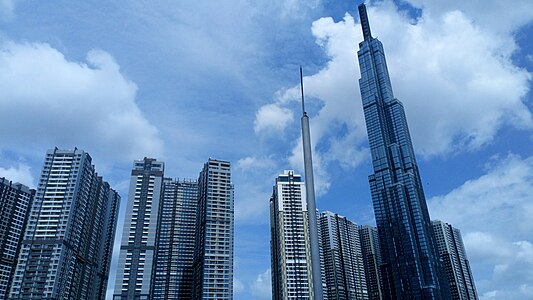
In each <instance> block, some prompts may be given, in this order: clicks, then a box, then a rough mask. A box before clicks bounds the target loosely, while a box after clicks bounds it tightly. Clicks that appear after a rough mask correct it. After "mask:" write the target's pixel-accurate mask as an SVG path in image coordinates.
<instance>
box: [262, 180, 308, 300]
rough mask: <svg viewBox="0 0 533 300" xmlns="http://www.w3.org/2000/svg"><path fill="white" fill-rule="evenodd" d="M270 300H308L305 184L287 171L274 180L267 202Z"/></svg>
mask: <svg viewBox="0 0 533 300" xmlns="http://www.w3.org/2000/svg"><path fill="white" fill-rule="evenodd" d="M270 237H271V238H270V249H271V262H272V299H276V300H278V299H279V300H282V299H283V300H285V299H310V298H311V295H310V294H311V292H310V288H311V286H312V275H311V258H310V255H311V252H310V251H311V250H310V248H309V229H308V220H307V205H306V201H305V184H304V182H303V181H302V176H301V175H298V174H295V173H294V171H292V170H286V171H284V172H283V174H281V175H279V176H278V177H277V178H276V185H275V186H274V188H273V192H272V197H271V198H270Z"/></svg>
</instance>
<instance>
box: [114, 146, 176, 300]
mask: <svg viewBox="0 0 533 300" xmlns="http://www.w3.org/2000/svg"><path fill="white" fill-rule="evenodd" d="M164 169H165V164H164V163H163V162H160V161H157V160H156V159H154V158H146V157H145V158H144V159H143V160H136V161H135V162H134V163H133V169H132V171H131V179H130V188H129V194H128V203H127V206H126V217H125V218H124V228H123V231H122V241H121V244H120V254H119V260H118V268H117V275H116V280H115V291H114V293H113V299H123V300H130V299H152V298H151V296H150V295H151V287H152V280H153V277H154V274H155V268H154V262H155V251H156V247H157V241H158V240H159V239H158V234H159V230H158V226H159V215H160V210H161V195H162V191H163V176H164Z"/></svg>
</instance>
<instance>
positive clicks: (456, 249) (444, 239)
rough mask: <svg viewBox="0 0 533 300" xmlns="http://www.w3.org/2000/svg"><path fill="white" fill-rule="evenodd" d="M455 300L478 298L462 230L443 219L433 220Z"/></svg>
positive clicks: (474, 299)
mask: <svg viewBox="0 0 533 300" xmlns="http://www.w3.org/2000/svg"><path fill="white" fill-rule="evenodd" d="M431 224H432V225H433V231H434V232H435V237H436V238H437V246H438V248H439V254H440V257H441V260H442V262H443V264H444V268H445V269H446V276H447V278H448V284H449V286H450V293H451V295H452V299H453V300H477V299H478V296H477V291H476V286H475V284H474V278H473V276H472V271H471V270H470V264H469V262H468V258H467V257H466V251H465V246H464V245H463V238H462V237H461V231H459V229H457V228H455V227H453V226H452V225H450V224H448V223H444V222H442V221H438V220H435V221H431Z"/></svg>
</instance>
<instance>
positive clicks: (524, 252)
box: [0, 0, 533, 299]
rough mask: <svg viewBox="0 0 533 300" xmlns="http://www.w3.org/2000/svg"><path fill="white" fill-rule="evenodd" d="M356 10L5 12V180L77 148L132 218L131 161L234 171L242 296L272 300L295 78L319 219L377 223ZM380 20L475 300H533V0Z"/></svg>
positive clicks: (373, 13)
mask: <svg viewBox="0 0 533 300" xmlns="http://www.w3.org/2000/svg"><path fill="white" fill-rule="evenodd" d="M358 4H360V2H359V1H329V0H314V1H298V0H286V1H281V0H271V1H263V0H259V1H246V0H243V1H229V0H228V1H217V2H213V1H209V2H207V1H179V2H176V1H165V0H156V1H130V0H125V1H121V2H120V3H118V2H115V1H91V0H88V1H83V2H79V3H78V2H72V1H64V0H58V1H27V0H18V1H17V0H2V1H0V128H2V129H1V130H0V176H6V177H7V178H9V179H11V180H14V181H20V182H23V183H25V184H28V185H30V186H35V185H36V182H37V179H38V176H39V172H40V169H41V165H42V162H43V157H44V153H45V151H46V150H47V149H49V148H53V147H54V146H57V147H59V148H67V149H71V148H74V147H78V148H81V149H84V150H86V151H88V152H89V153H90V154H91V155H92V157H93V161H94V163H95V165H96V167H97V170H98V172H99V173H100V174H101V175H103V176H104V177H105V179H106V180H108V181H109V182H110V183H111V184H112V186H113V187H115V189H117V190H118V191H119V192H120V193H121V195H122V198H123V203H122V204H123V205H122V210H121V215H123V213H124V207H125V206H124V204H125V201H126V199H127V185H128V182H129V173H130V169H131V162H132V160H134V159H139V158H142V157H144V156H152V157H157V158H159V159H160V160H163V161H165V162H166V172H165V175H166V176H170V177H180V178H196V177H197V176H198V172H199V171H200V169H201V167H202V164H203V163H204V162H205V161H206V160H207V158H208V157H215V158H220V159H227V160H230V161H231V162H232V163H233V181H234V184H235V187H236V193H235V201H236V223H235V224H236V228H235V232H236V235H235V243H236V250H235V299H270V277H269V276H270V275H269V268H270V254H269V224H268V221H269V219H268V199H269V197H270V193H271V189H272V185H273V184H274V178H275V177H276V175H277V174H279V173H281V172H282V171H283V170H284V169H291V168H292V169H296V170H298V171H299V172H302V167H303V164H302V157H301V144H300V128H299V117H300V104H299V102H298V100H299V97H298V83H299V78H298V75H299V74H298V66H299V65H303V66H304V75H305V78H304V81H305V83H304V84H305V88H306V95H307V103H308V110H309V113H310V115H311V130H312V141H313V143H314V160H315V180H316V183H317V187H316V189H317V194H318V195H319V197H318V203H317V206H318V208H319V209H320V210H331V211H334V212H337V213H339V214H342V215H345V216H347V217H348V218H350V219H351V220H353V221H355V222H357V223H359V224H364V223H372V222H373V211H372V207H371V200H370V192H369V188H368V182H367V176H368V174H370V172H371V166H370V157H369V153H368V149H367V140H366V128H365V124H364V119H363V112H362V108H361V104H360V95H359V87H358V83H357V80H358V78H359V67H358V64H357V57H356V51H357V49H358V46H357V45H358V43H359V41H361V40H362V36H361V33H360V27H359V23H358V22H359V21H358V17H357V15H356V9H357V5H358ZM368 8H369V17H370V23H371V27H372V32H373V35H374V36H376V37H378V38H379V39H380V40H381V41H382V42H383V44H384V47H385V52H386V55H387V61H388V65H389V72H390V74H391V79H392V84H393V88H394V91H395V95H396V97H397V98H399V99H400V100H401V101H402V102H403V103H404V106H405V109H406V113H407V117H408V122H409V126H410V130H411V135H412V138H413V142H414V146H415V151H416V152H417V155H418V162H419V165H420V170H421V176H422V180H423V182H424V184H425V186H424V187H425V192H426V196H427V199H428V203H429V208H430V214H431V216H432V217H433V218H438V219H441V220H443V221H446V222H450V223H452V224H453V225H454V226H456V227H458V228H460V229H461V230H462V233H463V238H464V242H465V245H466V247H467V253H468V255H469V258H470V262H471V266H472V269H473V273H474V277H475V279H476V284H477V288H478V291H479V294H480V296H481V299H533V285H532V284H531V283H532V282H533V230H532V229H533V217H532V216H533V140H532V138H533V135H532V134H533V116H532V107H533V99H532V92H531V80H532V74H531V72H532V71H533V42H531V41H532V39H531V36H532V33H533V22H532V20H533V3H532V2H531V1H529V0H522V1H520V0H516V1H506V2H505V3H504V2H503V1H497V0H493V1H490V0H489V1H482V0H476V1H438V0H406V1H398V2H392V1H372V2H371V3H370V4H369V7H368ZM120 234H121V225H120V227H119V231H118V237H117V240H118V238H120ZM115 250H116V249H115ZM115 253H117V252H116V251H115ZM112 276H113V275H112ZM113 280H114V278H113V277H112V278H111V281H112V282H113Z"/></svg>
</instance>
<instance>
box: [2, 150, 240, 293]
mask: <svg viewBox="0 0 533 300" xmlns="http://www.w3.org/2000/svg"><path fill="white" fill-rule="evenodd" d="M164 172H165V164H164V163H163V162H161V161H158V160H157V159H154V158H144V159H143V160H137V161H135V162H134V163H133V169H132V171H131V177H130V186H129V196H128V202H127V205H126V207H127V209H126V216H125V220H124V228H123V234H122V241H121V245H120V253H119V259H118V266H117V267H118V268H117V274H116V280H115V290H114V295H113V299H128V300H130V299H232V298H233V252H234V251H233V247H234V244H233V240H234V238H233V232H234V203H233V201H234V200H233V197H234V195H233V184H232V183H231V171H230V163H229V162H228V161H223V160H216V159H209V160H208V161H207V162H206V163H205V165H204V168H203V170H202V171H201V172H200V175H199V178H198V180H190V179H189V180H188V179H179V180H172V179H170V178H166V177H165V176H164ZM119 207H120V196H119V195H118V193H117V192H116V191H115V190H113V189H112V188H111V187H110V186H109V184H108V183H107V182H106V181H104V180H103V179H102V177H101V176H98V174H97V173H96V171H95V166H94V165H93V164H92V158H91V156H90V155H89V154H88V153H87V152H85V151H83V150H80V149H74V150H60V149H57V148H56V149H53V150H49V151H48V152H47V153H46V158H45V162H44V167H43V169H42V172H41V177H40V180H39V184H38V186H37V189H36V190H33V189H29V188H28V187H26V186H24V185H22V184H20V183H13V182H11V181H8V180H7V179H5V178H0V241H2V243H1V244H0V299H28V300H29V299H32V300H34V299H91V300H92V299H94V300H96V299H105V298H106V294H107V285H108V279H109V272H110V269H111V256H112V253H113V245H114V240H115V232H116V225H117V221H118V211H119Z"/></svg>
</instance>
